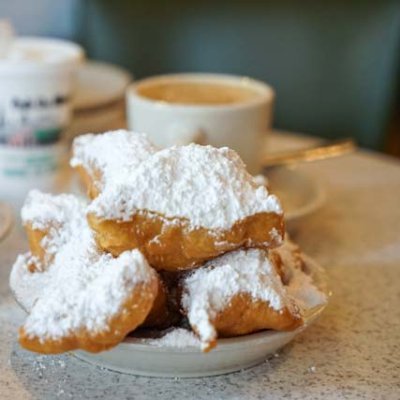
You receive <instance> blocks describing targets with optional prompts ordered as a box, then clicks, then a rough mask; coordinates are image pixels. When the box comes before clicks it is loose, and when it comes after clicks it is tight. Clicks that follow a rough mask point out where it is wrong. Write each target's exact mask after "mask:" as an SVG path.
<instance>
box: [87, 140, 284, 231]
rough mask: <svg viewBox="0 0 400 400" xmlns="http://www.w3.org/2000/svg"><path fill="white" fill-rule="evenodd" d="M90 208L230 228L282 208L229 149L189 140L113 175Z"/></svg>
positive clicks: (115, 215)
mask: <svg viewBox="0 0 400 400" xmlns="http://www.w3.org/2000/svg"><path fill="white" fill-rule="evenodd" d="M109 182H110V184H108V183H107V185H105V186H104V188H103V191H102V193H101V194H100V195H99V196H98V197H97V198H96V199H95V200H94V201H93V202H92V204H91V205H90V206H89V209H88V211H89V212H91V213H94V214H95V215H97V216H98V217H100V218H103V219H122V220H129V219H130V218H131V217H132V215H133V214H134V213H135V212H137V211H138V210H148V211H153V212H156V213H159V214H162V215H164V216H166V217H169V218H174V217H180V218H185V219H187V220H189V222H190V223H191V226H192V227H193V228H196V227H204V228H208V229H229V228H231V227H232V225H233V224H234V223H235V222H237V221H239V220H241V219H244V218H246V217H248V216H250V215H254V214H256V213H261V212H273V213H281V212H282V210H281V206H280V204H279V201H278V199H277V198H276V197H275V196H273V195H270V194H269V193H268V191H267V189H266V188H265V187H264V186H260V185H258V184H257V183H256V181H255V180H254V178H253V177H252V176H251V175H250V174H248V173H247V171H246V169H245V166H244V164H243V162H242V161H241V159H240V158H239V156H238V155H237V154H236V153H235V152H234V151H233V150H230V149H228V148H220V149H217V148H214V147H211V146H200V145H196V144H190V145H188V146H181V147H171V148H168V149H164V150H161V151H158V152H156V153H154V154H153V155H151V156H150V157H148V158H147V159H145V160H144V161H143V162H141V163H140V165H138V166H137V167H135V170H132V169H131V170H130V171H129V173H125V176H124V179H123V180H121V179H110V180H109Z"/></svg>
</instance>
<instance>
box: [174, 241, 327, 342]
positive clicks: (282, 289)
mask: <svg viewBox="0 0 400 400" xmlns="http://www.w3.org/2000/svg"><path fill="white" fill-rule="evenodd" d="M294 250H297V247H296V246H295V245H293V244H292V243H291V242H289V241H285V242H284V244H283V245H282V246H280V247H278V248H277V249H274V252H277V253H278V254H280V255H281V257H282V261H283V264H284V265H283V266H284V268H285V272H286V273H287V274H288V276H289V277H288V283H287V285H284V284H283V283H282V280H281V278H280V276H279V275H278V274H277V272H276V269H275V267H274V265H273V264H272V263H271V261H270V260H269V259H268V256H267V253H266V252H265V251H264V250H259V249H250V250H236V251H233V252H230V253H227V254H225V255H223V256H221V257H219V258H217V259H214V260H212V261H209V262H208V263H207V264H206V265H205V267H204V268H201V269H198V270H196V271H195V272H194V273H193V274H192V275H190V276H189V277H188V278H186V279H185V281H184V284H183V288H184V294H183V297H182V306H183V309H184V310H185V311H186V313H187V316H188V319H189V322H190V324H191V326H193V327H195V328H196V331H197V332H198V334H199V336H200V340H201V341H202V345H203V347H207V345H208V343H209V342H211V341H212V340H214V339H215V338H216V337H217V332H216V330H215V327H214V326H213V323H212V321H213V319H214V318H215V316H216V315H217V313H218V312H220V311H222V310H223V309H224V308H225V307H227V306H228V305H229V302H230V301H231V299H232V298H233V297H234V296H235V295H237V294H239V293H246V294H248V295H250V296H251V298H252V299H254V301H257V300H261V301H265V302H268V304H269V306H270V307H271V308H273V309H274V310H277V311H279V310H282V309H283V308H284V307H287V308H288V309H289V311H290V312H291V313H292V314H300V315H304V314H305V313H306V312H307V310H309V309H311V308H313V307H316V306H319V305H322V304H325V303H326V301H327V297H326V294H325V293H324V292H322V291H321V290H320V289H319V288H318V287H317V286H316V285H315V283H314V282H313V278H312V276H310V275H308V274H307V273H305V272H303V271H302V269H301V265H300V264H299V257H298V256H295V255H294ZM300 256H301V260H302V261H304V262H306V264H307V265H308V264H310V265H311V264H313V265H312V267H313V268H317V266H316V265H315V263H314V262H313V261H312V260H311V259H310V258H308V257H306V256H304V255H303V254H301V255H300Z"/></svg>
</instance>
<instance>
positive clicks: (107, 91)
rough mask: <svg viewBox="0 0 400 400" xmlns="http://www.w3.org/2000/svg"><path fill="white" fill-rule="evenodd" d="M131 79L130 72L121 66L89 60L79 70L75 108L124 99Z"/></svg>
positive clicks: (85, 107)
mask: <svg viewBox="0 0 400 400" xmlns="http://www.w3.org/2000/svg"><path fill="white" fill-rule="evenodd" d="M131 80H132V76H131V75H130V74H129V72H127V71H125V70H124V69H122V68H120V67H117V66H115V65H111V64H106V63H100V62H94V61H88V62H87V63H85V64H83V65H82V67H81V68H80V69H79V71H78V76H77V89H76V94H75V97H74V109H75V110H79V111H81V110H83V109H91V108H95V107H100V106H103V105H105V104H108V103H112V102H114V101H117V100H119V99H122V98H123V97H124V94H125V89H126V87H127V86H128V84H129V83H130V81H131Z"/></svg>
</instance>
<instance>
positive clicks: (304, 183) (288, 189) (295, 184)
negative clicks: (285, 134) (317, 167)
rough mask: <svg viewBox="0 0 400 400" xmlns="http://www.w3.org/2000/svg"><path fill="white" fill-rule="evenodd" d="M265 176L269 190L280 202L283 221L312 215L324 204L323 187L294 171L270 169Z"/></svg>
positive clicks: (291, 220) (292, 220)
mask: <svg viewBox="0 0 400 400" xmlns="http://www.w3.org/2000/svg"><path fill="white" fill-rule="evenodd" d="M265 176H266V177H267V179H268V187H269V190H270V191H271V193H273V194H276V195H277V196H278V198H279V199H280V200H281V203H282V207H283V211H284V213H285V220H286V221H287V222H289V223H290V222H294V221H296V220H298V219H300V218H302V217H305V216H307V215H309V214H312V213H313V212H315V211H316V210H318V209H319V208H320V207H321V206H322V205H323V204H324V202H325V199H326V196H325V190H324V189H323V187H322V186H321V185H320V184H319V183H318V182H316V181H315V180H313V179H312V178H311V177H309V176H308V175H306V174H304V173H302V172H300V171H298V170H296V169H290V168H271V169H270V170H268V171H267V173H266V174H265Z"/></svg>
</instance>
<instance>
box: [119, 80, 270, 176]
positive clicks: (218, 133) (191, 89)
mask: <svg viewBox="0 0 400 400" xmlns="http://www.w3.org/2000/svg"><path fill="white" fill-rule="evenodd" d="M126 97H127V117H128V127H129V129H131V130H134V131H138V132H145V133H147V134H148V136H149V137H150V139H151V140H152V141H153V142H154V143H155V144H156V145H158V146H160V147H168V146H171V145H175V144H177V145H181V144H187V143H190V142H198V143H201V144H211V145H213V146H216V147H222V146H228V147H230V148H232V149H234V150H236V151H237V152H238V153H239V155H240V156H241V157H242V159H243V161H244V162H245V163H246V165H247V167H248V170H249V171H250V172H251V173H254V174H255V173H257V172H259V170H260V156H261V152H262V147H263V139H264V137H265V135H266V133H267V132H268V131H269V129H270V127H271V122H272V111H273V102H274V97H275V95H274V91H273V89H272V88H271V87H270V86H268V85H267V84H265V83H263V82H260V81H256V80H254V79H250V78H247V77H239V76H232V75H222V74H202V73H194V74H174V75H162V76H156V77H151V78H147V79H143V80H140V81H137V82H135V83H133V84H132V85H131V86H130V87H129V88H128V90H127V94H126Z"/></svg>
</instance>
